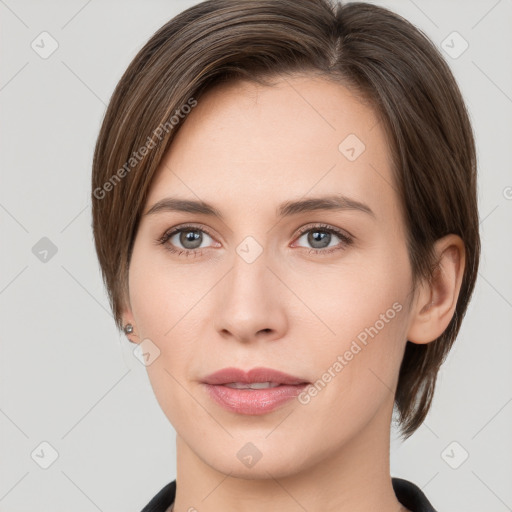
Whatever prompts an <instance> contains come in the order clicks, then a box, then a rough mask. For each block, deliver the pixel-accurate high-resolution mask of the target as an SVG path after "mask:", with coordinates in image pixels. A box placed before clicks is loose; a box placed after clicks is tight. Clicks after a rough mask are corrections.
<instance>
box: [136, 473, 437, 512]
mask: <svg viewBox="0 0 512 512" xmlns="http://www.w3.org/2000/svg"><path fill="white" fill-rule="evenodd" d="M391 482H392V484H393V490H394V491H395V494H396V497H397V499H398V501H399V502H400V503H401V504H402V505H403V506H404V507H407V508H408V509H409V510H411V511H412V512H436V510H435V509H434V507H432V505H431V504H430V502H429V501H428V499H427V497H426V496H425V494H424V493H423V491H422V490H421V489H420V488H419V487H418V486H417V485H415V484H413V483H412V482H409V481H408V480H404V479H402V478H392V479H391ZM175 496H176V480H173V481H172V482H170V483H169V484H167V485H166V486H165V487H164V488H163V489H161V490H160V492H158V494H156V495H155V496H154V497H153V499H152V500H151V501H150V502H149V503H148V504H147V505H146V506H145V507H144V508H143V509H142V511H141V512H166V510H167V509H168V508H169V507H170V506H171V505H172V503H173V502H174V498H175Z"/></svg>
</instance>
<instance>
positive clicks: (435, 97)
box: [92, 0, 480, 438]
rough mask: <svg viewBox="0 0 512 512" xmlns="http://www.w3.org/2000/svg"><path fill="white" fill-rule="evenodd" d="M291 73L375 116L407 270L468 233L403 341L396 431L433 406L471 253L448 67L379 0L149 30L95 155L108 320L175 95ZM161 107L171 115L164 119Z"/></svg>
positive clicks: (455, 92) (233, 4)
mask: <svg viewBox="0 0 512 512" xmlns="http://www.w3.org/2000/svg"><path fill="white" fill-rule="evenodd" d="M297 72H299V73H302V72H311V73H316V74H319V75H322V76H324V77H326V78H329V79H332V80H337V81H339V82H340V83H344V84H345V85H348V86H349V87H352V88H354V89H357V90H358V91H359V92H362V93H363V94H364V96H365V97H366V98H368V100H370V101H371V102H372V104H373V105H374V106H375V109H376V111H377V112H378V113H379V114H380V116H381V118H382V119H383V121H384V125H385V128H386V131H387V134H388V136H389V137H390V140H391V143H392V148H391V152H392V156H393V161H394V170H393V171H394V177H395V182H396V186H397V190H398V192H399V196H400V199H401V206H402V211H403V212H404V220H405V224H406V227H407V233H408V235H407V242H408V251H409V257H410V261H411V267H412V271H413V276H414V280H415V282H416V280H417V279H418V278H427V279H429V278H430V277H431V276H432V272H433V269H434V267H435V263H436V262H435V261H434V257H433V245H434V242H435V241H436V240H438V239H439V238H441V237H443V236H444V235H447V234H449V233H454V234H457V235H459V236H460V237H461V238H462V240H463V241H464V244H465V250H466V267H465V270H464V275H463V280H462V286H461V290H460V294H459V298H458V302H457V306H456V310H455V314H454V316H453V318H452V320H451V322H450V324H449V326H448V328H447V329H446V331H445V332H444V333H443V334H442V335H441V336H440V337H439V338H438V339H436V340H435V341H433V342H431V343H428V344H425V345H423V344H414V343H411V342H407V345H406V349H405V354H404V358H403V361H402V365H401V368H400V375H399V380H398V388H397V391H396V396H395V404H396V407H397V409H398V412H399V414H400V417H399V420H400V424H401V430H402V435H403V436H404V437H405V438H406V437H409V436H410V435H411V434H412V433H413V432H414V431H415V430H416V429H417V428H418V427H419V426H420V425H421V423H422V422H423V420H424V419H425V416H426V414H427V412H428V410H429V408H430V405H431V402H432V397H433V393H434V388H435V383H436V378H437V373H438V370H439V367H440V365H441V364H442V362H443V361H444V359H445V358H446V356H447V354H448V352H449V350H450V348H451V346H452V344H453V342H454V340H455V338H456V335H457V333H458V331H459V328H460V325H461V321H462V318H463V316H464V314H465V312H466V308H467V305H468V302H469V299H470V297H471V294H472V292H473V288H474V285H475V280H476V276H477V270H478V263H479V255H480V237H479V230H478V224H479V223H478V209H477V197H476V156H475V145H474V139H473V133H472V128H471V124H470V121H469V117H468V114H467V111H466V108H465V105H464V101H463V98H462V96H461V93H460V91H459V88H458V86H457V84H456V82H455V79H454V78H453V76H452V73H451V72H450V69H449V67H448V65H447V64H446V62H445V61H444V59H443V58H442V56H441V55H440V53H439V51H438V50H437V49H436V48H435V47H434V46H433V44H432V43H431V42H430V40H429V39H428V38H427V37H426V36H425V35H424V34H423V33H422V32H421V31H420V30H418V29H417V28H416V27H414V26H413V25H412V24H411V23H409V22H408V21H407V20H405V19H403V18H402V17H400V16H399V15H397V14H395V13H392V12H390V11H388V10H386V9H384V8H382V7H378V6H375V5H371V4H367V3H351V4H347V5H341V4H339V3H330V1H329V0H250V1H244V2H240V1H239V0H208V1H205V2H201V3H199V4H197V5H195V6H193V7H191V8H189V9H187V10H185V11H183V12H182V13H180V14H179V15H178V16H176V17H175V18H173V19H171V20H170V21H169V22H167V23H166V24H165V25H164V26H163V27H162V28H160V29H159V30H158V31H157V32H156V33H155V34H154V35H153V36H152V37H151V38H150V39H149V41H148V42H147V43H146V45H145V46H144V47H143V48H142V49H141V50H140V51H139V53H138V54H137V55H136V56H135V58H134V59H133V61H132V62H131V64H130V65H129V67H128V69H127V70H126V72H125V73H124V75H123V76H122V78H121V80H120V81H119V83H118V85H117V87H116V89H115V91H114V93H113V96H112V98H111V100H110V103H109V105H108V109H107V111H106V114H105V118H104V120H103V124H102V127H101V131H100V133H99V137H98V140H97V144H96V148H95V153H94V162H93V172H92V211H93V231H94V238H95V244H96V250H97V254H98V258H99V262H100V265H101V269H102V273H103V278H104V281H105V284H106V287H107V290H108V293H109V298H110V302H111V306H112V310H113V312H114V317H115V321H116V324H117V325H118V327H121V322H122V319H121V312H122V307H123V305H124V304H127V301H128V269H129V264H130V255H131V251H132V246H133V242H134V238H135V234H136V232H137V228H138V223H139V220H140V216H141V213H142V209H143V207H144V204H145V200H146V197H147V193H148V190H149V187H150V184H151V181H152V178H153V176H154V174H155V172H156V170H157V168H158V167H159V164H160V162H161V160H162V158H163V156H164V154H165V153H166V152H167V150H168V148H169V146H170V144H171V142H172V140H173V138H174V136H175V134H176V133H177V131H178V130H179V128H180V126H181V125H182V124H183V122H182V121H181V119H182V118H183V116H181V115H179V113H180V112H181V109H182V108H183V106H184V105H187V104H190V102H191V99H192V100H193V101H197V100H199V98H200V97H201V95H202V94H203V93H204V92H205V91H206V90H208V89H209V88H211V87H212V86H213V85H214V84H218V83H219V82H221V81H229V80H236V79H238V78H244V79H247V80H252V81H255V82H258V83H262V84H265V85H268V84H267V83H266V82H265V78H270V77H272V76H278V75H283V74H286V73H297ZM171 118H175V119H177V123H176V124H174V123H172V127H171V126H170V124H169V120H170V119H171ZM162 127H167V128H166V129H165V130H163V129H162ZM158 130H159V131H158ZM164 131H165V133H164ZM157 133H158V134H159V135H160V136H159V137H157V138H158V142H157V141H155V140H154V137H155V135H156V134H157ZM150 140H151V142H152V143H153V146H149V144H150ZM143 147H146V151H144V152H142V150H141V148H143ZM149 147H151V149H150V150H148V148H149ZM139 150H140V153H143V155H142V156H140V155H139ZM135 155H137V158H135ZM132 159H133V160H132ZM131 164H134V165H133V166H132V165H131ZM132 167H134V169H133V170H132ZM123 169H124V171H123Z"/></svg>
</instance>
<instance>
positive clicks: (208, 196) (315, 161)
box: [148, 75, 397, 210]
mask: <svg viewBox="0 0 512 512" xmlns="http://www.w3.org/2000/svg"><path fill="white" fill-rule="evenodd" d="M336 192H338V193H342V194H344V195H348V196H357V198H359V199H361V198H364V199H365V201H366V202H376V210H378V209H379V204H380V205H381V206H382V207H386V206H387V207H389V206H391V205H392V203H396V201H397V197H396V193H395V190H394V187H393V176H392V169H391V154H390V146H389V144H388V141H387V137H386V133H385V132H384V129H383V125H382V123H381V122H379V118H378V115H377V113H376V112H375V110H374V109H373V108H372V107H371V106H370V105H369V104H368V102H365V101H364V100H362V98H361V97H359V96H357V95H356V94H354V92H352V91H351V90H349V89H347V88H346V87H344V86H343V85H341V84H340V83H335V82H333V81H330V80H326V79H323V78H319V77H316V76H308V75H299V76H293V77H292V76H287V77H281V78H277V79H276V80H275V82H274V84H273V85H272V86H270V87H267V86H263V85H259V84H256V83H253V82H248V81H237V82H230V83H227V84H222V85H219V86H216V87H214V88H213V89H211V90H209V91H208V92H207V93H206V94H205V95H203V96H202V97H201V98H200V99H199V100H198V105H197V106H196V107H195V108H194V109H193V111H192V112H191V113H190V114H189V116H188V117H187V119H186V121H185V122H184V124H183V125H182V127H181V128H180V131H179V132H178V133H177V135H176V137H175V139H174V141H173V143H172V145H171V148H170V150H169V152H168V153H167V155H166V156H165V158H164V159H163V161H162V162H161V165H160V169H159V170H158V172H157V175H156V176H155V178H154V182H153V185H152V188H151V191H150V196H149V199H148V202H151V201H156V200H159V199H161V198H162V197H165V195H171V194H172V195H181V196H184V197H189V198H191V199H198V198H200V199H204V200H207V201H208V202H215V199H216V198H217V199H218V201H224V200H225V199H227V198H229V199H230V204H234V203H236V201H237V198H239V199H240V205H239V206H245V208H248V207H251V206H252V207H253V208H255V207H262V206H263V205H262V203H261V201H262V200H265V202H267V203H274V199H275V202H281V201H282V200H287V199H290V198H297V197H303V196H305V195H307V194H311V195H315V194H322V193H336ZM228 206H229V205H226V208H227V207H228ZM269 206H270V204H269Z"/></svg>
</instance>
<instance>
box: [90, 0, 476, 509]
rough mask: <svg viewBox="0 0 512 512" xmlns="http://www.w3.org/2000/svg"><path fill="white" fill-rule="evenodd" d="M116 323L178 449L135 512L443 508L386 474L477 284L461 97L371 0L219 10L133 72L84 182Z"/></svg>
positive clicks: (413, 39)
mask: <svg viewBox="0 0 512 512" xmlns="http://www.w3.org/2000/svg"><path fill="white" fill-rule="evenodd" d="M92 196H93V229H94V236H95V243H96V249H97V253H98V257H99V261H100V265H101V268H102V271H103V276H104V280H105V283H106V286H107V289H108V292H109V296H110V299H111V304H112V309H113V312H114V315H115V319H116V323H117V325H118V326H119V327H120V328H123V330H124V332H125V334H126V335H127V337H128V339H129V340H130V341H132V342H133V343H136V344H138V345H139V347H140V356H141V358H142V360H143V361H144V364H145V365H146V366H147V371H148V375H149V378H150V382H151V385H152V387H153V390H154V392H155V395H156V398H157V400H158V402H159V404H160V406H161V407H162V410H163V412H164V413H165V414H166V416H167V418H168V419H169V421H170V422H171V424H172V425H173V427H174V428H175V430H176V434H177V477H176V480H174V481H173V482H171V483H170V484H169V485H167V486H166V487H164V488H163V489H162V490H161V491H160V492H159V493H158V494H157V495H156V496H155V497H154V498H153V499H152V500H151V501H150V503H148V505H147V506H146V507H145V508H144V510H143V512H150V511H151V512H156V511H161V512H164V511H169V510H174V511H175V512H183V511H193V510H198V511H199V512H203V511H205V512H207V511H220V510H222V511H229V510H237V511H238V510H244V511H253V510H254V511H255V510H269V509H272V510H278V509H279V510H281V511H291V510H294V511H295V510H308V511H316V510H322V511H330V510H332V511H334V510H336V511H338V512H339V511H351V512H354V511H358V510H361V511H363V510H364V511H366V510H379V511H382V512H391V511H393V512H398V511H399V510H400V511H406V510H408V511H411V512H420V511H433V510H434V508H433V506H432V504H430V502H429V500H428V499H427V497H426V496H425V494H424V493H423V492H422V491H421V490H420V489H419V488H418V487H417V486H416V485H415V484H413V483H412V482H408V481H407V480H403V479H397V478H391V476H390V470H389V436H390V425H391V418H392V413H393V410H394V407H396V410H397V412H398V415H399V419H400V425H401V429H402V434H403V437H404V438H406V437H408V436H410V435H411V434H412V433H413V432H414V431H415V430H416V429H417V428H418V427H419V426H420V425H421V423H422V422H423V420H424V418H425V416H426V414H427V412H428V410H429V408H430V404H431V401H432V396H433V391H434V387H435V381H436V376H437V372H438V370H439V367H440V365H441V363H442V362H443V360H444V358H445V357H446V355H447V354H448V352H449V350H450V348H451V346H452V344H453V342H454V340H455V337H456V335H457V333H458V331H459V328H460V325H461V321H462V318H463V316H464V313H465V311H466V308H467V305H468V302H469V299H470V297H471V294H472V291H473V288H474V285H475V279H476V275H477V269H478V262H479V252H480V240H479V232H478V211H477V200H476V164H475V148H474V141H473V134H472V129H471V125H470V122H469V119H468V115H467V113H466V109H465V106H464V102H463V99H462V97H461V94H460V91H459V89H458V87H457V85H456V83H455V80H454V78H453V76H452V74H451V73H450V70H449V68H448V66H447V65H446V63H445V62H444V61H443V59H442V58H441V56H440V55H439V53H438V51H437V50H436V49H435V48H434V46H433V45H432V44H431V43H430V42H429V41H428V40H427V39H426V37H425V36H424V35H423V34H422V33H421V32H420V31H418V30H417V29H416V28H415V27H413V26H412V25H411V24H410V23H408V22H407V21H405V20H404V19H402V18H401V17H399V16H397V15H396V14H394V13H391V12H390V11H388V10H386V9H383V8H380V7H376V6H373V5H369V4H364V3H356V4H347V5H344V6H342V5H338V4H336V5H334V4H330V3H328V1H327V0H293V1H292V0H250V1H247V2H238V1H234V0H209V1H206V2H202V3H200V4H197V5H195V6H194V7H191V8H189V9H187V10H186V11H184V12H182V13H181V14H180V15H178V16H176V17H175V18H174V19H172V20H170V21H169V22H168V23H167V24H166V25H164V26H163V27H162V28H161V29H160V30H158V31H157V32H156V33H155V34H154V36H153V37H152V38H151V39H150V40H149V41H148V43H147V44H146V45H145V46H144V48H142V50H141V51H140V52H139V53H138V55H137V56H136V57H135V59H134V60H133V62H132V63H131V64H130V66H129V67H128V69H127V71H126V72H125V74H124V76H123V77H122V78H121V80H120V82H119V84H118V86H117V88H116V90H115V92H114V94H113V97H112V99H111V101H110V104H109V106H108V109H107V112H106V115H105V119H104V122H103V126H102V128H101V132H100V134H99V137H98V141H97V145H96V151H95V157H94V164H93V177H92Z"/></svg>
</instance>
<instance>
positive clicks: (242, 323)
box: [214, 247, 290, 343]
mask: <svg viewBox="0 0 512 512" xmlns="http://www.w3.org/2000/svg"><path fill="white" fill-rule="evenodd" d="M250 250H255V248H254V247H250ZM253 257H254V255H253ZM251 260H252V258H251V257H247V253H245V252H243V249H242V250H241V251H240V252H235V254H234V257H233V266H232V268H231V270H230V271H229V272H228V274H227V275H226V276H225V277H224V279H223V280H222V282H221V283H219V286H218V287H216V288H217V290H216V292H217V295H216V297H215V300H216V301H217V302H216V304H215V313H214V314H215V319H214V326H215V329H216V331H217V332H218V333H219V334H220V336H221V337H222V338H224V339H226V340H228V339H233V340H237V341H239V342H243V343H249V342H254V341H257V340H267V341H272V340H277V339H279V338H281V337H283V336H284V333H285V331H286V329H287V327H288V326H287V321H288V319H287V315H286V303H287V301H288V302H289V299H290V297H288V298H287V296H286V287H285V286H284V285H283V282H282V281H286V279H283V276H279V277H278V274H279V271H276V270H275V269H274V267H279V265H277V264H276V262H275V261H271V260H275V258H272V255H270V254H269V252H268V251H266V250H263V252H261V254H259V255H258V256H257V257H256V259H254V261H251ZM288 294H290V292H289V291H288Z"/></svg>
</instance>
